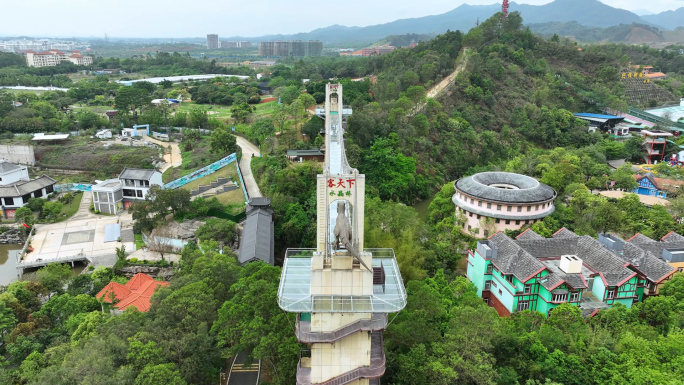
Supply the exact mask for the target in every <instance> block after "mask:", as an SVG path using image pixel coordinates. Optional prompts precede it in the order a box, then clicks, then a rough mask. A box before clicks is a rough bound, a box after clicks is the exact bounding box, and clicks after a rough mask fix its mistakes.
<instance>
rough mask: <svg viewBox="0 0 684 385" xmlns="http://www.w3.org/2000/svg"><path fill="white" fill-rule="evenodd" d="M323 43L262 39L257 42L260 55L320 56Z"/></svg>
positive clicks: (316, 41)
mask: <svg viewBox="0 0 684 385" xmlns="http://www.w3.org/2000/svg"><path fill="white" fill-rule="evenodd" d="M321 52H323V43H322V42H320V41H318V40H310V41H300V40H295V41H262V42H260V43H259V55H260V56H296V57H303V56H321Z"/></svg>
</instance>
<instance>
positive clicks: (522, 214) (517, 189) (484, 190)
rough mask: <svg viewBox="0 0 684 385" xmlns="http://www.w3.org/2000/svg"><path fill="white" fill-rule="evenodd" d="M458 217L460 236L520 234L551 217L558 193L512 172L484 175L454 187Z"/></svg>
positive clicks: (458, 182) (456, 183)
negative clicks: (507, 230)
mask: <svg viewBox="0 0 684 385" xmlns="http://www.w3.org/2000/svg"><path fill="white" fill-rule="evenodd" d="M454 188H455V189H456V194H454V196H453V198H452V200H453V202H454V204H455V205H456V216H457V217H458V216H461V215H463V216H464V217H465V221H464V223H463V227H462V228H461V232H463V233H465V234H472V235H474V236H476V237H480V238H487V237H489V236H490V235H492V234H494V233H496V232H497V231H504V230H506V229H509V230H518V229H520V228H522V227H523V226H529V225H532V224H533V223H535V222H538V221H541V220H542V219H544V218H545V217H546V216H548V215H551V214H552V213H553V212H554V210H555V206H554V205H553V201H554V199H556V191H555V190H554V189H552V188H551V187H549V186H547V185H545V184H543V183H540V182H539V181H537V180H536V179H534V178H532V177H529V176H526V175H520V174H513V173H510V172H483V173H479V174H475V175H472V176H469V177H466V178H461V179H459V180H457V181H456V182H455V183H454Z"/></svg>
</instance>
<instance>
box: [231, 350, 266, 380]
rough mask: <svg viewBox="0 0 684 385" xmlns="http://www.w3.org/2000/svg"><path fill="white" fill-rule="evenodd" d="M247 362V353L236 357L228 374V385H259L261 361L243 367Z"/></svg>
mask: <svg viewBox="0 0 684 385" xmlns="http://www.w3.org/2000/svg"><path fill="white" fill-rule="evenodd" d="M245 361H247V355H246V354H245V352H242V353H240V354H238V355H237V357H235V359H234V360H233V365H232V366H231V367H230V373H229V374H228V385H251V384H254V385H257V384H258V383H259V372H260V371H261V361H255V362H253V363H252V364H251V365H247V366H243V364H244V363H245Z"/></svg>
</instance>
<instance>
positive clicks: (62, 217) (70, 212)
mask: <svg viewBox="0 0 684 385" xmlns="http://www.w3.org/2000/svg"><path fill="white" fill-rule="evenodd" d="M71 194H74V199H73V200H72V201H71V203H69V204H68V205H63V206H62V211H60V212H59V219H57V220H56V221H55V222H62V221H66V220H67V219H69V218H71V217H73V216H74V215H76V212H77V211H78V207H79V206H80V205H81V199H83V192H81V191H75V192H72V193H71Z"/></svg>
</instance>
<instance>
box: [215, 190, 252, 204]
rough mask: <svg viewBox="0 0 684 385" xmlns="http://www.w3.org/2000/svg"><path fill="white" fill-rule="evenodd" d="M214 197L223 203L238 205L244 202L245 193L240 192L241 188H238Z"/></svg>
mask: <svg viewBox="0 0 684 385" xmlns="http://www.w3.org/2000/svg"><path fill="white" fill-rule="evenodd" d="M209 199H211V197H209ZM216 199H218V201H219V202H221V203H222V204H224V205H239V204H244V203H245V194H244V193H243V192H242V188H238V189H237V190H233V191H228V192H225V193H223V194H219V195H217V196H216Z"/></svg>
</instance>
